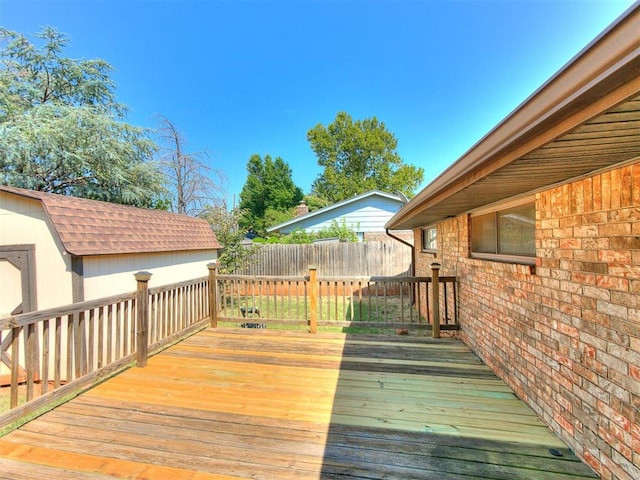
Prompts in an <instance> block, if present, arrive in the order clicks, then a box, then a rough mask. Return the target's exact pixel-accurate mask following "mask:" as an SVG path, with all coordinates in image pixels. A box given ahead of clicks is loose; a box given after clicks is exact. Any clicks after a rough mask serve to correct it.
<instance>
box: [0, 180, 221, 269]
mask: <svg viewBox="0 0 640 480" xmlns="http://www.w3.org/2000/svg"><path fill="white" fill-rule="evenodd" d="M0 192H6V193H9V194H14V195H18V196H21V197H26V198H31V199H35V200H39V201H40V202H41V203H42V206H43V207H44V210H45V212H46V213H47V215H48V216H49V218H50V220H51V223H52V225H53V228H54V229H55V231H56V232H57V234H58V236H59V238H60V240H61V241H62V244H63V246H64V248H65V250H66V251H67V252H68V253H70V254H71V255H78V256H85V255H113V254H125V253H152V252H170V251H188V250H211V249H217V248H221V245H220V244H219V243H218V239H217V238H216V236H215V233H214V232H213V230H212V229H211V227H210V225H209V224H208V223H207V222H206V221H205V220H202V219H198V218H193V217H187V216H186V215H178V214H175V213H169V212H165V211H162V210H151V209H145V208H136V207H131V206H128V205H120V204H116V203H108V202H99V201H96V200H87V199H84V198H76V197H68V196H65V195H57V194H51V193H44V192H36V191H33V190H24V189H22V188H15V187H5V186H0Z"/></svg>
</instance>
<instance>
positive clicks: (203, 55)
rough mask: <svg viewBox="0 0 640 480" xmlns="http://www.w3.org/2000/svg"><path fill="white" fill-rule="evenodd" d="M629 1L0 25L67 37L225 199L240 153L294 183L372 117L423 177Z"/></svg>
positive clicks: (310, 4)
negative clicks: (196, 157)
mask: <svg viewBox="0 0 640 480" xmlns="http://www.w3.org/2000/svg"><path fill="white" fill-rule="evenodd" d="M632 4H633V2H632V1H630V0H449V1H435V0H433V1H429V0H424V1H418V0H411V1H409V0H395V1H387V0H351V1H338V0H289V1H276V0H254V1H249V0H237V1H231V0H227V1H222V0H208V1H207V0H199V1H190V0H185V1H179V0H163V1H161V0H67V1H65V0H46V1H44V0H42V1H33V0H0V25H1V26H3V27H6V28H8V29H11V30H16V31H19V32H21V33H23V34H26V35H27V36H29V37H30V38H32V39H33V38H34V37H33V34H34V33H36V32H37V31H39V30H40V29H41V27H43V26H47V25H48V26H53V27H55V28H57V29H58V30H59V31H61V32H64V33H66V34H68V35H69V36H70V38H71V43H70V46H69V47H68V49H67V50H66V55H67V56H70V57H74V58H82V57H84V58H103V59H105V60H107V61H108V62H109V63H111V64H112V65H113V66H114V67H115V69H116V70H115V72H114V74H113V78H114V80H115V81H116V83H117V97H118V100H119V101H121V102H123V103H125V104H126V105H128V107H129V108H130V112H129V115H128V118H127V120H128V121H129V123H132V124H135V125H139V126H147V127H152V128H153V127H155V126H156V124H155V120H154V116H155V115H156V114H162V115H164V116H165V117H167V118H168V119H170V120H171V121H172V122H173V123H174V124H175V125H176V126H178V128H179V129H180V130H181V131H182V132H183V134H184V136H185V137H186V139H187V141H188V150H190V151H202V150H206V151H207V152H208V155H209V157H208V158H209V160H208V161H209V162H210V163H211V165H212V166H213V167H214V168H218V169H221V170H223V171H224V173H225V174H226V176H227V178H228V184H227V186H226V190H227V192H228V197H227V200H228V202H229V204H230V205H231V204H233V202H234V200H235V201H236V202H237V201H238V195H239V193H240V191H241V189H242V186H243V185H244V182H245V180H246V164H247V161H248V160H249V157H250V156H251V155H252V154H254V153H258V154H260V155H262V156H264V155H266V154H270V155H271V156H272V157H276V156H280V157H282V158H283V159H284V161H286V162H287V163H288V164H289V165H290V167H291V169H292V172H293V180H294V182H295V183H296V184H297V185H298V186H299V187H300V188H302V189H303V191H304V192H305V193H308V191H309V190H310V187H311V183H312V182H313V180H314V179H315V178H316V177H317V175H318V174H319V173H320V169H319V167H318V166H317V163H316V157H315V155H314V154H313V152H312V150H311V148H310V146H309V143H308V142H307V139H306V133H307V131H308V130H309V129H310V128H312V127H313V126H315V125H316V124H318V123H321V124H323V125H328V124H329V123H331V122H332V121H333V120H334V118H335V116H336V113H337V112H339V111H346V112H348V113H349V114H350V115H351V116H352V117H353V118H354V119H364V118H369V117H373V116H376V117H377V118H378V119H379V120H380V121H382V122H384V123H385V125H386V127H387V129H388V130H390V131H391V132H393V133H394V134H395V135H396V137H397V139H398V153H399V154H400V156H401V157H402V158H403V159H404V161H405V162H406V163H409V164H413V165H417V166H420V167H423V168H424V169H425V179H424V183H423V184H422V185H421V187H420V188H422V187H424V186H426V185H427V184H428V183H429V182H431V181H432V180H433V179H434V178H435V177H437V176H438V175H439V174H440V173H441V172H442V171H443V170H444V169H446V167H448V166H449V165H450V164H451V163H453V162H454V161H455V160H456V159H457V158H459V157H460V156H461V155H462V154H463V153H464V152H465V151H467V150H468V149H469V148H470V147H471V146H472V145H473V144H474V143H476V142H477V141H478V140H479V139H480V138H481V137H482V136H484V135H485V134H486V133H487V132H488V131H489V130H491V128H493V127H494V126H495V125H496V124H497V123H498V122H499V121H500V120H502V119H503V118H504V117H505V116H506V115H508V114H509V113H510V112H511V111H512V110H513V109H514V108H516V107H517V106H518V105H519V104H520V103H521V102H522V101H524V100H525V99H526V98H527V97H528V96H529V95H530V94H531V93H533V92H534V91H535V90H536V89H537V88H538V87H539V86H540V85H541V84H542V83H544V82H545V81H546V80H547V79H548V78H549V77H550V76H552V75H553V74H554V73H555V72H556V71H557V70H558V69H560V68H561V67H562V66H563V65H564V64H565V63H567V62H568V61H569V60H570V59H571V58H572V57H573V56H574V55H576V54H577V53H578V52H579V51H580V50H581V49H582V48H583V47H585V46H586V45H587V44H588V43H589V42H590V41H591V40H592V39H594V38H595V37H596V36H597V35H598V34H599V33H600V32H601V31H603V30H604V29H605V28H606V27H607V26H608V25H609V24H610V23H611V22H613V21H614V20H615V19H616V18H617V17H618V16H619V15H621V14H622V13H623V12H624V11H625V10H626V9H627V8H628V7H630V6H631V5H632Z"/></svg>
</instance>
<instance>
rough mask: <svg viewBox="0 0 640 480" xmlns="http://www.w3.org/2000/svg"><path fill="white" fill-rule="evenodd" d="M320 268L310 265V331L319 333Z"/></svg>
mask: <svg viewBox="0 0 640 480" xmlns="http://www.w3.org/2000/svg"><path fill="white" fill-rule="evenodd" d="M318 290H319V285H318V267H317V266H315V265H309V309H310V310H311V312H310V317H309V331H310V332H311V333H318V293H319V291H318Z"/></svg>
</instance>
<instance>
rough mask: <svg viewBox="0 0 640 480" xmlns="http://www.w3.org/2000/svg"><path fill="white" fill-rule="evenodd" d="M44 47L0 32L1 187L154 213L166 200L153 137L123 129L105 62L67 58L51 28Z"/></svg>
mask: <svg viewBox="0 0 640 480" xmlns="http://www.w3.org/2000/svg"><path fill="white" fill-rule="evenodd" d="M37 37H38V38H39V39H40V40H41V43H42V45H41V46H37V45H34V44H33V43H31V42H30V41H29V40H28V39H27V38H26V37H25V36H23V35H21V34H19V33H16V32H13V31H9V30H7V29H4V28H0V45H1V46H2V49H1V50H0V62H1V63H0V151H2V156H0V172H1V173H0V183H2V184H7V185H14V186H18V187H23V188H29V189H33V190H42V191H48V192H55V193H63V194H68V195H74V196H81V197H87V198H94V199H99V200H107V201H112V202H119V203H127V204H133V205H139V206H150V205H152V204H154V202H156V201H158V199H159V198H161V196H162V195H163V193H164V188H163V176H162V174H161V172H160V171H159V169H158V168H157V166H156V165H154V164H153V163H152V162H150V160H151V159H152V157H153V153H154V151H155V150H156V146H155V143H154V142H153V141H152V140H151V139H150V137H149V132H148V131H147V130H145V129H143V128H140V127H135V126H132V125H129V124H127V123H125V122H124V119H125V115H126V107H125V106H124V105H122V104H121V103H119V102H117V101H116V98H115V84H114V82H113V80H112V79H111V78H110V73H111V70H112V67H111V65H109V64H108V63H107V62H105V61H104V60H100V59H94V60H85V59H81V60H77V59H71V58H66V57H64V56H62V53H63V50H64V49H65V47H66V46H67V45H68V39H67V37H66V36H64V35H63V34H61V33H59V32H57V31H56V30H55V29H53V28H50V27H48V28H45V29H43V30H42V31H41V32H40V33H39V34H38V35H37Z"/></svg>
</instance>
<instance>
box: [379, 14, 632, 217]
mask: <svg viewBox="0 0 640 480" xmlns="http://www.w3.org/2000/svg"><path fill="white" fill-rule="evenodd" d="M639 156H640V2H637V3H635V4H634V5H633V6H632V7H631V8H629V9H628V10H627V11H626V12H625V13H624V14H623V15H622V16H621V17H620V18H618V20H616V21H615V22H614V23H613V24H612V25H610V26H609V27H608V28H607V29H606V30H605V31H604V32H603V33H602V34H600V35H599V36H598V37H597V38H596V39H594V40H593V41H592V42H591V43H590V44H589V45H587V46H586V47H585V48H584V49H583V50H582V51H581V52H580V53H579V54H578V55H576V56H575V57H574V58H573V59H572V60H571V61H569V63H567V65H565V66H564V67H563V68H562V69H561V70H560V71H559V72H557V73H556V74H555V75H554V76H553V77H551V79H549V80H548V81H547V82H546V83H545V84H543V85H542V86H541V87H540V88H539V89H538V90H536V91H535V92H534V93H533V94H532V95H531V96H530V97H529V98H528V99H526V100H525V101H524V102H523V103H522V104H521V105H520V106H519V107H517V108H516V109H515V110H514V111H513V112H512V113H511V114H510V115H509V116H507V117H506V118H505V119H504V120H503V121H502V122H501V123H499V124H498V125H497V126H496V127H495V128H493V130H491V131H490V132H489V133H488V134H487V135H486V136H485V137H484V138H482V139H481V140H480V141H479V142H478V143H476V144H475V145H474V146H473V147H472V148H471V149H470V150H469V151H467V152H466V153H465V154H464V155H463V156H462V157H461V158H460V159H458V160H457V161H456V162H455V163H454V164H453V165H451V166H450V167H449V168H448V169H447V170H445V171H444V172H443V173H442V174H441V175H440V176H439V177H437V178H436V179H435V180H434V181H433V182H432V183H430V184H429V185H428V186H427V187H425V188H424V189H423V190H422V191H421V192H419V193H418V195H416V196H415V197H414V198H413V199H412V200H411V201H410V202H409V203H407V204H406V205H405V206H404V207H403V208H402V209H401V210H400V211H399V212H397V213H396V214H395V215H394V216H393V217H392V218H391V220H389V222H387V224H386V226H387V228H391V229H409V228H417V227H420V226H425V225H429V224H430V223H434V222H436V221H438V220H441V219H443V218H446V217H452V216H456V215H459V214H462V213H465V212H469V211H471V210H473V209H475V208H478V207H480V206H483V205H488V204H491V203H494V202H498V201H501V200H505V199H507V198H511V197H515V196H518V195H524V194H531V193H534V192H536V191H540V190H543V189H545V188H548V187H549V186H551V185H555V184H559V183H563V182H567V181H569V180H571V179H575V178H578V177H580V176H583V175H587V174H590V173H591V172H594V171H596V170H600V169H603V168H607V167H611V166H613V165H616V164H620V163H622V162H625V161H630V160H633V159H637V158H638V157H639Z"/></svg>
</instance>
